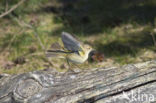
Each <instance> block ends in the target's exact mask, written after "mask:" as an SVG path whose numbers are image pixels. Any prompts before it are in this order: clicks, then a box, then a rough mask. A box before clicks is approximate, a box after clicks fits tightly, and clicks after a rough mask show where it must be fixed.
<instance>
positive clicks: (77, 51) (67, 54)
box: [46, 32, 93, 69]
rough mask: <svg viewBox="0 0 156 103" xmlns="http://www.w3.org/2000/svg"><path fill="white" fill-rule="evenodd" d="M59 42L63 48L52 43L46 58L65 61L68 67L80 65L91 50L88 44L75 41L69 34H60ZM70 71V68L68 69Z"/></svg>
mask: <svg viewBox="0 0 156 103" xmlns="http://www.w3.org/2000/svg"><path fill="white" fill-rule="evenodd" d="M61 40H62V44H63V46H61V45H60V44H59V43H58V42H56V43H53V44H52V47H51V48H53V49H50V50H47V53H46V54H47V57H52V58H63V59H66V61H67V63H68V66H69V67H70V63H72V64H82V63H84V62H85V61H86V60H87V59H88V57H89V53H90V52H91V51H92V50H93V48H92V47H91V46H90V45H88V44H83V43H82V42H80V41H78V40H76V39H75V38H74V37H73V36H72V35H71V34H69V33H67V32H62V34H61ZM69 69H70V68H69Z"/></svg>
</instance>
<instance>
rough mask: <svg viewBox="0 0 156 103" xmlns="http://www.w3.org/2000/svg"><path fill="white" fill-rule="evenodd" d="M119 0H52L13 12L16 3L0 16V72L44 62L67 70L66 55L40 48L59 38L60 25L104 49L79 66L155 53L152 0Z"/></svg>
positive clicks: (120, 62) (135, 59) (32, 67)
mask: <svg viewBox="0 0 156 103" xmlns="http://www.w3.org/2000/svg"><path fill="white" fill-rule="evenodd" d="M120 1H122V0H117V1H114V0H90V1H88V0H79V1H78V0H75V2H72V1H69V2H67V1H66V0H58V1H56V0H51V1H48V2H46V3H44V4H38V5H37V6H34V7H33V8H31V7H29V9H28V10H25V11H24V13H22V14H21V15H19V14H16V12H18V8H17V10H16V11H15V12H14V13H12V14H10V15H8V16H7V17H4V18H1V19H0V73H9V74H19V73H23V72H29V71H33V70H42V69H46V68H56V69H57V70H58V71H65V70H67V69H66V67H67V65H66V64H65V60H59V59H58V60H51V59H47V58H46V56H45V54H44V50H47V49H50V46H51V44H52V43H54V42H56V41H59V40H60V35H61V32H62V31H66V32H69V33H71V34H73V35H75V36H76V37H77V38H78V39H79V40H80V41H82V42H84V43H88V44H90V45H91V46H92V47H93V48H94V49H96V50H97V51H98V52H100V53H102V54H104V60H103V61H102V62H97V61H94V62H86V63H84V64H82V65H80V67H81V68H96V67H109V66H121V65H125V64H128V63H137V62H142V61H148V60H153V59H155V58H156V53H155V52H156V43H155V35H156V13H155V10H156V1H155V0H149V1H144V2H142V1H139V0H136V1H132V2H130V1H128V0H125V1H124V2H123V1H122V2H120ZM112 2H113V3H112ZM31 25H32V27H30V26H31ZM35 35H38V37H39V38H40V39H41V42H42V44H43V47H42V45H41V42H39V40H38V37H36V36H35ZM48 61H50V62H51V63H52V64H53V66H51V65H50V64H49V62H48ZM74 67H75V66H73V68H74ZM75 68H77V67H75Z"/></svg>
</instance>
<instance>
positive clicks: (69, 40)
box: [62, 32, 82, 51]
mask: <svg viewBox="0 0 156 103" xmlns="http://www.w3.org/2000/svg"><path fill="white" fill-rule="evenodd" d="M62 42H63V44H64V47H65V48H66V49H67V50H70V51H82V48H81V43H80V42H79V41H77V40H76V39H75V38H74V37H73V36H71V35H70V34H69V33H66V32H62Z"/></svg>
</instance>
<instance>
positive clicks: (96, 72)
mask: <svg viewBox="0 0 156 103" xmlns="http://www.w3.org/2000/svg"><path fill="white" fill-rule="evenodd" d="M155 102H156V61H148V62H144V63H138V64H128V65H125V66H122V67H110V68H94V69H87V70H81V71H77V72H75V73H72V72H68V73H58V72H56V71H53V69H48V70H43V71H33V72H29V73H24V74H18V75H2V76H0V103H155Z"/></svg>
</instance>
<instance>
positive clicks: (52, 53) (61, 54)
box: [46, 50, 72, 58]
mask: <svg viewBox="0 0 156 103" xmlns="http://www.w3.org/2000/svg"><path fill="white" fill-rule="evenodd" d="M69 53H72V52H66V51H62V50H47V52H46V57H52V58H65V57H66V55H67V54H69Z"/></svg>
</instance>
